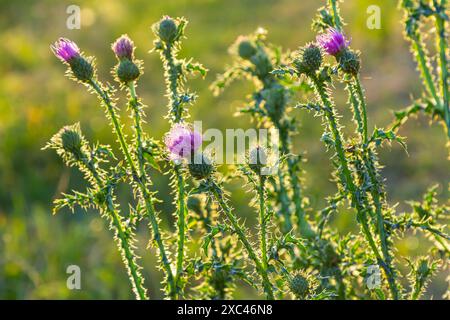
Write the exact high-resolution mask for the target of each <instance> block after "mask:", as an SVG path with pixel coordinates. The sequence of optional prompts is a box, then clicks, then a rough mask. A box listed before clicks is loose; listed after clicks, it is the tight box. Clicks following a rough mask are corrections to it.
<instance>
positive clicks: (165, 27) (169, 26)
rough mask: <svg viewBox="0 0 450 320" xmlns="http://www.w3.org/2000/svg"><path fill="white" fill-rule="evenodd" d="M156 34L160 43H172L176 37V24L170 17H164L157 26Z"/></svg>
mask: <svg viewBox="0 0 450 320" xmlns="http://www.w3.org/2000/svg"><path fill="white" fill-rule="evenodd" d="M157 33H158V36H159V38H160V39H161V40H162V41H164V42H166V43H172V42H173V41H174V40H175V39H176V38H177V35H178V26H177V22H176V21H175V20H174V19H172V18H171V17H168V16H167V17H164V18H163V19H162V20H161V21H160V22H159V24H158V25H157Z"/></svg>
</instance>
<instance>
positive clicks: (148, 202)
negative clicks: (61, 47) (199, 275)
mask: <svg viewBox="0 0 450 320" xmlns="http://www.w3.org/2000/svg"><path fill="white" fill-rule="evenodd" d="M89 84H90V85H91V86H92V88H93V89H94V90H95V92H97V94H98V95H99V97H100V98H101V99H102V101H103V103H104V104H105V106H106V108H107V111H108V114H109V117H110V118H111V121H112V124H113V129H114V132H115V133H116V135H117V138H118V140H119V144H120V148H121V150H122V152H123V154H124V156H125V160H126V162H127V165H128V167H129V168H130V170H131V174H132V175H133V178H134V180H135V181H136V183H137V185H138V188H139V191H140V193H141V196H142V198H143V199H144V203H145V208H146V212H147V216H148V218H149V220H150V224H151V227H152V231H153V237H154V239H155V241H156V243H157V245H158V249H159V254H160V258H161V262H162V264H163V267H164V269H165V272H166V276H167V283H168V286H169V288H168V289H169V290H168V291H169V295H171V296H174V294H175V292H174V290H175V287H174V280H173V275H172V269H171V267H170V262H169V259H168V257H167V254H166V249H165V247H164V244H163V242H162V237H161V233H160V231H159V226H158V220H157V218H156V213H155V209H154V207H153V201H152V198H151V194H150V193H149V192H148V190H147V188H146V186H145V185H144V183H143V182H142V179H141V178H140V177H138V175H137V170H136V166H135V164H134V161H133V158H132V157H131V154H130V151H129V150H128V145H127V143H126V141H125V137H124V135H123V132H122V127H121V125H120V123H119V119H118V117H117V115H116V112H115V109H114V106H113V105H112V103H111V99H110V98H109V96H108V93H107V92H106V91H105V90H103V89H102V88H101V86H100V85H99V84H98V83H97V82H96V81H95V80H91V81H90V82H89Z"/></svg>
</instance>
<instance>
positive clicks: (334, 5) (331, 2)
mask: <svg viewBox="0 0 450 320" xmlns="http://www.w3.org/2000/svg"><path fill="white" fill-rule="evenodd" d="M336 2H337V1H336V0H329V6H330V7H331V9H332V10H333V19H334V24H335V27H336V29H337V30H339V31H341V30H342V23H341V17H340V16H339V12H338V7H337V3H336Z"/></svg>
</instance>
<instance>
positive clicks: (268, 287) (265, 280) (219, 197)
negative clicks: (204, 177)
mask: <svg viewBox="0 0 450 320" xmlns="http://www.w3.org/2000/svg"><path fill="white" fill-rule="evenodd" d="M210 184H214V183H213V182H212V181H210ZM210 189H211V193H212V195H213V196H214V198H215V200H216V201H217V203H218V205H219V207H220V208H221V210H222V211H223V213H224V214H225V215H226V217H227V219H228V220H229V221H230V222H231V225H232V227H233V231H234V232H235V233H236V234H237V236H238V238H239V241H241V242H242V244H243V246H244V248H245V250H246V251H247V253H248V255H249V257H250V259H252V260H253V262H254V263H255V266H256V270H257V271H258V273H259V275H260V276H261V280H262V284H263V287H264V291H265V293H266V296H267V299H270V300H273V299H274V295H273V289H272V284H271V283H270V280H269V276H268V275H267V270H265V268H264V267H263V264H262V262H261V260H260V259H259V258H258V256H257V255H256V253H255V251H254V250H253V247H252V245H251V244H250V241H248V239H247V236H246V235H245V231H244V230H243V228H242V227H241V225H240V224H239V221H238V219H237V218H236V216H235V215H234V213H233V212H232V210H231V208H230V207H229V206H228V204H227V203H226V201H225V199H224V197H223V194H222V192H221V191H219V190H217V188H216V187H215V186H214V185H213V186H211V188H210Z"/></svg>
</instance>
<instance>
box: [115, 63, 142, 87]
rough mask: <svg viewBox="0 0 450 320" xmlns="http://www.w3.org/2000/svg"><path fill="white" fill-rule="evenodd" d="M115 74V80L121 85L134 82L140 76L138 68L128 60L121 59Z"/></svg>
mask: <svg viewBox="0 0 450 320" xmlns="http://www.w3.org/2000/svg"><path fill="white" fill-rule="evenodd" d="M116 73H117V78H118V79H119V80H120V81H121V82H123V83H128V82H131V81H135V80H136V79H137V78H139V76H140V74H141V72H140V70H139V67H138V66H137V65H136V64H135V63H134V62H133V61H131V60H128V59H123V60H121V61H120V62H119V65H118V66H117V70H116Z"/></svg>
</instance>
